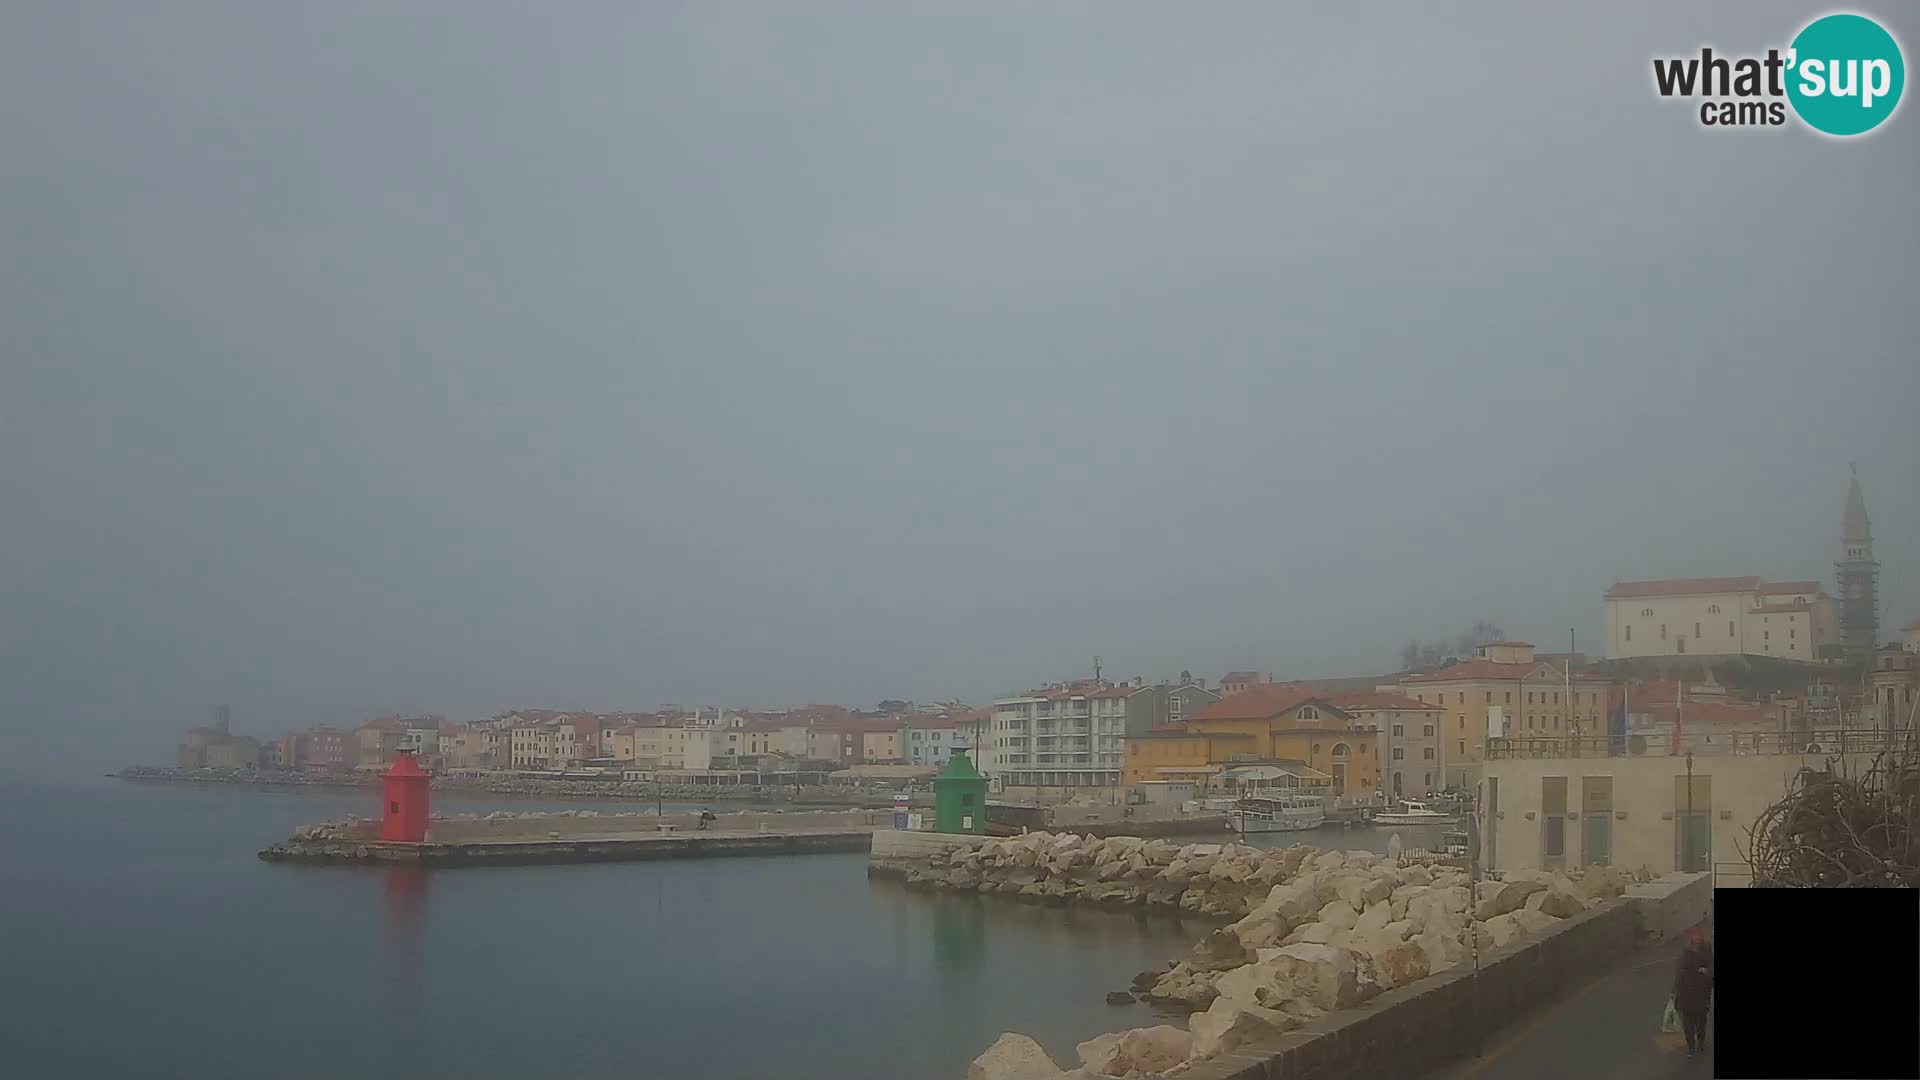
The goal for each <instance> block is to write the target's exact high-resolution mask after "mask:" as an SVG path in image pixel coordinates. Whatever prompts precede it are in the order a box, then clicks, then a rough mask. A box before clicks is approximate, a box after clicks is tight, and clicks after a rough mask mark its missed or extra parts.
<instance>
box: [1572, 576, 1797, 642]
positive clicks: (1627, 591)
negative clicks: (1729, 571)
mask: <svg viewBox="0 0 1920 1080" xmlns="http://www.w3.org/2000/svg"><path fill="white" fill-rule="evenodd" d="M1606 609H1607V611H1606V614H1607V658H1608V659H1609V660H1619V659H1625V658H1628V657H1641V656H1687V655H1702V656H1732V655H1746V656H1769V657H1774V658H1777V659H1782V660H1815V659H1818V658H1819V656H1820V649H1821V647H1822V646H1824V645H1828V644H1831V643H1832V642H1833V640H1834V638H1833V633H1834V611H1833V600H1832V598H1831V597H1829V596H1827V594H1826V593H1825V592H1824V591H1823V590H1822V589H1821V588H1820V587H1819V585H1817V584H1816V583H1814V582H1810V581H1802V582H1786V583H1784V584H1767V583H1766V582H1763V581H1761V580H1760V579H1759V578H1754V577H1747V578H1690V579H1681V580H1675V581H1626V582H1621V583H1619V584H1618V585H1615V586H1614V587H1613V588H1611V589H1609V590H1607V596H1606Z"/></svg>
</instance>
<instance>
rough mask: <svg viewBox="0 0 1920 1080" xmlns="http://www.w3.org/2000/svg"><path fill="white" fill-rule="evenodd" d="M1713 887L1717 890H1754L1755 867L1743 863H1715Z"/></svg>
mask: <svg viewBox="0 0 1920 1080" xmlns="http://www.w3.org/2000/svg"><path fill="white" fill-rule="evenodd" d="M1713 887H1714V888H1716V889H1747V888H1752V887H1753V867H1751V866H1749V865H1748V864H1746V863H1743V862H1717V863H1714V864H1713Z"/></svg>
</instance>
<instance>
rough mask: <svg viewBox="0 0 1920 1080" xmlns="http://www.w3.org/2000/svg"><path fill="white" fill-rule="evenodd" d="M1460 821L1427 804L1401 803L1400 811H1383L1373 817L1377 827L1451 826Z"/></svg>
mask: <svg viewBox="0 0 1920 1080" xmlns="http://www.w3.org/2000/svg"><path fill="white" fill-rule="evenodd" d="M1458 820H1459V816H1458V815H1456V814H1449V813H1446V812H1444V811H1440V810H1435V809H1433V808H1432V807H1430V806H1428V805H1427V804H1426V803H1420V802H1407V803H1401V804H1400V809H1398V810H1381V811H1379V812H1377V813H1375V814H1374V815H1373V823H1374V824H1375V825H1393V826H1406V825H1451V824H1453V823H1454V822H1455V821H1458Z"/></svg>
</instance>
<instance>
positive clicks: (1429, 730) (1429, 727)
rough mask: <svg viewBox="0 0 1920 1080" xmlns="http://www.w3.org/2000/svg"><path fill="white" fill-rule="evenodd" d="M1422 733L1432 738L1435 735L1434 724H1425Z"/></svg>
mask: <svg viewBox="0 0 1920 1080" xmlns="http://www.w3.org/2000/svg"><path fill="white" fill-rule="evenodd" d="M1420 734H1422V735H1425V736H1427V737H1428V738H1432V737H1433V725H1432V724H1426V725H1423V727H1422V729H1421V732H1420Z"/></svg>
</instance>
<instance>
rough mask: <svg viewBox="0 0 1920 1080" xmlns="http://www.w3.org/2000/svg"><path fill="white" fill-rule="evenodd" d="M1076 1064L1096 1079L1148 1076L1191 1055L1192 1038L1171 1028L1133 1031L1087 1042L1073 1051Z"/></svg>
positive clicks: (1162, 1025) (1161, 1071) (1169, 1026)
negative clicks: (1078, 1056) (1095, 1076)
mask: <svg viewBox="0 0 1920 1080" xmlns="http://www.w3.org/2000/svg"><path fill="white" fill-rule="evenodd" d="M1075 1049H1077V1050H1078V1051H1079V1053H1080V1062H1081V1064H1082V1065H1083V1066H1084V1067H1085V1068H1086V1070H1087V1072H1088V1073H1091V1074H1094V1075H1097V1076H1122V1077H1124V1076H1151V1075H1153V1074H1155V1073H1163V1072H1166V1071H1167V1070H1168V1069H1171V1068H1173V1067H1174V1066H1176V1065H1179V1064H1180V1063H1181V1062H1183V1061H1185V1060H1187V1058H1189V1057H1191V1056H1192V1054H1193V1036H1192V1035H1190V1034H1188V1033H1187V1032H1184V1031H1181V1030H1180V1029H1179V1028H1177V1027H1174V1026H1173V1025H1171V1024H1161V1025H1158V1026H1156V1027H1149V1028H1134V1029H1133V1030H1132V1031H1122V1032H1117V1033H1114V1034H1109V1035H1101V1036H1099V1037H1097V1038H1093V1039H1089V1040H1087V1041H1086V1042H1083V1043H1081V1044H1080V1045H1079V1046H1078V1047H1076V1048H1075Z"/></svg>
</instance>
